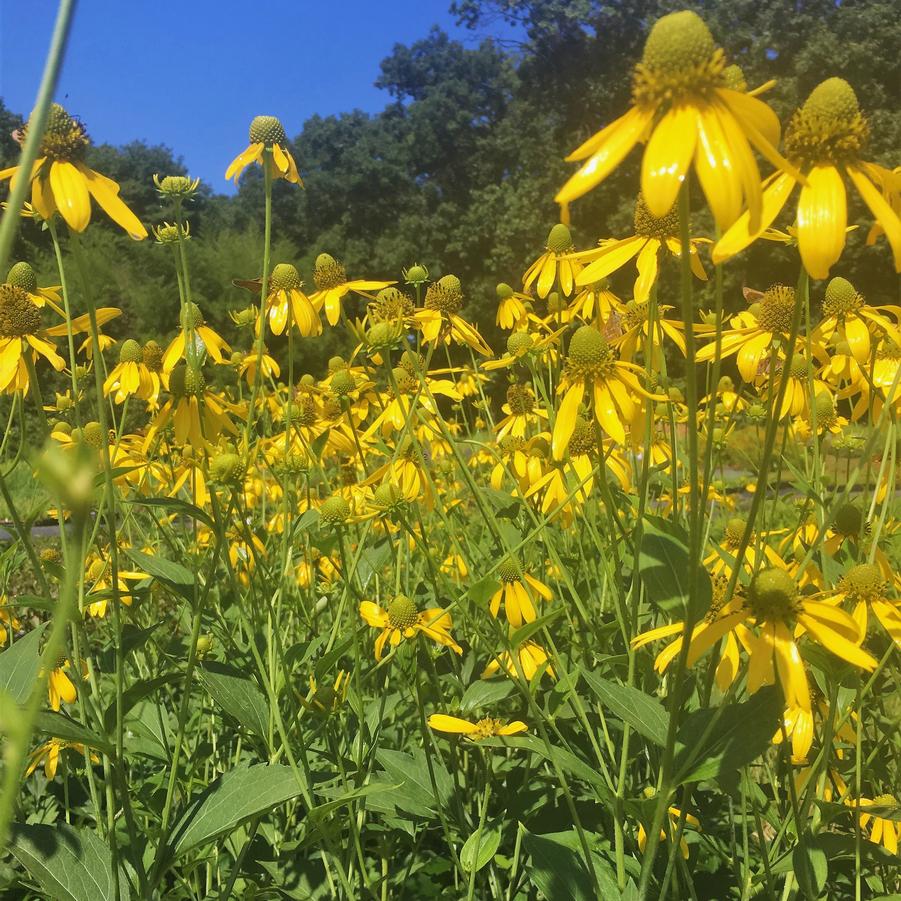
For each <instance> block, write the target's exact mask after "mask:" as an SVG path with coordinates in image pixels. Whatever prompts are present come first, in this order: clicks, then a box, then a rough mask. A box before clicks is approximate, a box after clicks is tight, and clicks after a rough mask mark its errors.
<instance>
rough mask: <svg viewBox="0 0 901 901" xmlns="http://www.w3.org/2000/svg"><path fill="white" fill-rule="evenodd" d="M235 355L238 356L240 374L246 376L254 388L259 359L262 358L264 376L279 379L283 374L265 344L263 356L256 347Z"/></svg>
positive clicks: (246, 379)
mask: <svg viewBox="0 0 901 901" xmlns="http://www.w3.org/2000/svg"><path fill="white" fill-rule="evenodd" d="M234 356H235V357H237V361H236V362H237V366H238V375H239V376H243V377H244V379H245V381H246V382H247V384H248V386H249V387H250V388H253V386H254V384H256V378H257V359H259V360H260V364H261V366H260V368H261V370H262V373H263V378H267V379H271V378H275V379H277V378H278V377H279V376H280V375H281V372H282V370H281V367H280V366H279V365H278V363H277V362H276V361H275V360H274V359H273V358H272V357H270V356H269V353H268V351H267V349H266V347H265V345H264V347H263V354H262V356H260V354H259V353H258V352H257V350H256V349H255V348H254V349H252V350H248V351H247V352H246V353H236V354H235V355H234Z"/></svg>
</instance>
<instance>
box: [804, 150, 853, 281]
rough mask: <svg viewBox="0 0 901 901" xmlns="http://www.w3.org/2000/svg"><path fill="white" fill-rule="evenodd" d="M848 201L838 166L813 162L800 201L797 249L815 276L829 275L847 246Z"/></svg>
mask: <svg viewBox="0 0 901 901" xmlns="http://www.w3.org/2000/svg"><path fill="white" fill-rule="evenodd" d="M847 225H848V204H847V199H846V197H845V185H844V183H843V182H842V177H841V175H840V174H839V171H838V169H836V168H835V166H814V167H813V168H812V169H811V170H810V172H809V173H808V175H807V184H806V185H803V186H802V187H801V198H800V200H799V201H798V249H799V250H800V251H801V259H802V260H803V262H804V268H805V269H806V270H807V271H808V272H809V273H810V275H811V277H812V278H818V279H823V278H828V277H829V270H830V268H831V267H832V266H833V265H834V264H835V263H836V262H838V258H839V257H840V256H841V255H842V250H844V247H845V229H846V228H847Z"/></svg>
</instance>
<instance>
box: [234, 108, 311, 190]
mask: <svg viewBox="0 0 901 901" xmlns="http://www.w3.org/2000/svg"><path fill="white" fill-rule="evenodd" d="M253 163H260V164H261V165H268V166H269V167H270V172H271V174H272V177H273V178H283V179H285V181H289V182H291V183H292V184H295V185H300V186H301V187H303V182H302V181H301V179H300V175H299V174H298V172H297V163H295V162H294V157H293V156H291V152H290V151H289V150H288V138H287V136H286V134H285V129H284V126H283V125H282V123H281V122H280V121H279V120H278V119H277V118H276V117H275V116H255V117H254V119H253V121H252V122H251V123H250V144H249V146H248V147H247V149H246V150H243V151H241V153H239V154H238V155H237V156H236V157H235V158H234V159H233V160H232V162H231V164H230V165H229V167H228V169H226V170H225V177H226V178H233V179H234V180H235V184H237V183H238V179H239V178H240V177H241V174H242V173H243V172H244V170H245V169H246V168H247V167H248V166H250V165H252V164H253Z"/></svg>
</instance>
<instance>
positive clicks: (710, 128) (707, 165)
mask: <svg viewBox="0 0 901 901" xmlns="http://www.w3.org/2000/svg"><path fill="white" fill-rule="evenodd" d="M695 172H697V173H698V181H700V183H701V190H702V191H703V192H704V196H705V197H706V198H707V203H709V204H710V210H711V212H712V213H713V218H714V219H715V220H716V224H717V225H718V226H719V228H720V230H722V231H725V230H726V229H727V228H729V226H730V225H731V224H732V223H733V222H735V221H736V219H738V217H739V214H740V213H741V207H742V188H741V179H740V178H739V177H738V173H737V172H736V171H735V164H734V161H733V159H732V157H731V155H730V153H729V142H728V141H727V140H726V135H725V133H724V132H723V127H722V125H720V120H719V118H718V117H717V115H716V113H715V112H714V110H713V109H712V108H711V107H706V108H704V109H703V110H701V111H700V112H699V115H698V147H697V152H696V154H695ZM746 215H747V214H746Z"/></svg>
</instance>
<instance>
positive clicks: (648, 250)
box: [632, 240, 660, 303]
mask: <svg viewBox="0 0 901 901" xmlns="http://www.w3.org/2000/svg"><path fill="white" fill-rule="evenodd" d="M659 249H660V242H659V241H657V240H651V241H648V243H647V244H645V246H644V247H643V248H642V249H641V253H640V254H638V260H637V261H636V265H637V266H638V278H637V279H635V286H634V288H633V289H632V292H633V294H634V295H635V300H636V301H637V302H638V303H644V302H645V301H646V300H647V299H648V297H649V296H650V294H651V288H652V287H653V286H654V282H655V281H657V252H658V251H659Z"/></svg>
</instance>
